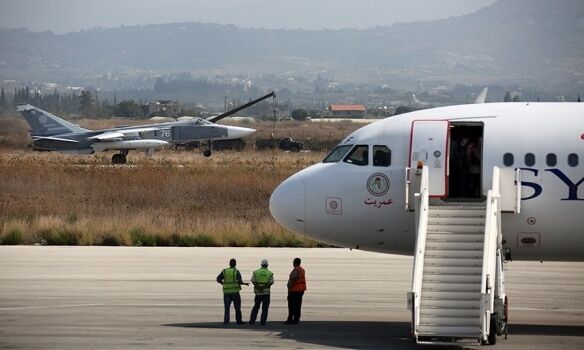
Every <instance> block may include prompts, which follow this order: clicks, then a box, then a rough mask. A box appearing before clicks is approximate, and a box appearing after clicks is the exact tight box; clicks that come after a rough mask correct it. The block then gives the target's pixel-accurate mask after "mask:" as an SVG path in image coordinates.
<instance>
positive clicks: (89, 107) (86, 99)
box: [79, 90, 95, 116]
mask: <svg viewBox="0 0 584 350" xmlns="http://www.w3.org/2000/svg"><path fill="white" fill-rule="evenodd" d="M94 103H95V100H94V99H93V95H92V94H91V92H90V91H87V90H83V91H81V95H79V104H80V106H79V111H80V112H81V114H83V115H85V116H89V115H90V114H91V112H92V111H93V106H94Z"/></svg>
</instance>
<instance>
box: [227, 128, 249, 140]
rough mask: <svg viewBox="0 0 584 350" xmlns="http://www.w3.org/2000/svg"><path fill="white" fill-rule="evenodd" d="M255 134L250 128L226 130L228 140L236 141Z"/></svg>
mask: <svg viewBox="0 0 584 350" xmlns="http://www.w3.org/2000/svg"><path fill="white" fill-rule="evenodd" d="M254 132H255V129H250V128H242V127H240V126H230V127H229V129H228V130H227V134H228V135H229V138H232V139H236V138H240V137H246V136H247V135H251V134H253V133H254Z"/></svg>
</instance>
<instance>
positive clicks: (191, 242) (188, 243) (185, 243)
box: [175, 235, 197, 247]
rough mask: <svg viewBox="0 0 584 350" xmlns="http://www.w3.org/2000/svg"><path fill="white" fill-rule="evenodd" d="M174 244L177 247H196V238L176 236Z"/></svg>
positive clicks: (192, 236)
mask: <svg viewBox="0 0 584 350" xmlns="http://www.w3.org/2000/svg"><path fill="white" fill-rule="evenodd" d="M175 242H176V244H177V245H178V246H179V247H196V246H197V237H196V236H194V235H182V236H178V238H177V240H176V241H175Z"/></svg>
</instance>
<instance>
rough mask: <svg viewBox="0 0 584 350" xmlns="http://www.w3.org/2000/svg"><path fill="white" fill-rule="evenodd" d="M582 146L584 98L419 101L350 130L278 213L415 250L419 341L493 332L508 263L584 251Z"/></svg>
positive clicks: (301, 227)
mask: <svg viewBox="0 0 584 350" xmlns="http://www.w3.org/2000/svg"><path fill="white" fill-rule="evenodd" d="M583 149H584V104H582V103H487V104H474V105H462V106H449V107H441V108H434V109H427V110H422V111H416V112H412V113H407V114H402V115H399V116H395V117H391V118H387V119H384V120H381V121H378V122H375V123H373V124H370V125H367V126H364V127H362V128H361V129H359V130H357V131H355V132H353V133H352V134H350V135H348V136H347V137H346V138H345V139H344V140H342V141H341V143H339V145H338V146H337V147H336V148H334V149H333V150H332V152H330V154H329V155H327V156H326V157H325V158H324V159H323V161H322V162H321V163H319V164H316V165H313V166H311V167H309V168H307V169H304V170H302V171H300V172H299V173H297V174H295V175H293V176H291V177H290V178H288V179H287V180H285V181H284V182H283V183H282V184H280V185H279V186H278V187H277V188H276V189H275V190H274V192H273V194H272V196H271V198H270V211H271V213H272V216H273V217H274V218H275V219H276V220H277V221H278V222H279V223H280V224H282V225H283V226H284V227H286V228H288V229H290V230H291V231H294V232H297V233H300V234H303V235H307V236H309V237H312V238H314V239H316V240H320V241H324V242H328V243H331V244H334V245H338V246H344V247H351V248H357V249H365V250H370V251H378V252H386V253H392V254H408V255H414V264H413V273H412V286H411V290H410V292H409V294H408V307H409V309H410V310H411V312H412V334H413V336H414V338H415V339H416V341H417V342H419V343H432V344H453V343H455V344H457V343H465V342H471V343H482V344H485V343H489V344H494V343H495V342H496V336H497V335H501V334H503V333H504V332H506V324H507V310H508V303H507V297H506V293H505V278H504V268H503V265H504V262H506V261H509V260H511V257H512V258H513V259H518V260H535V261H543V260H571V261H584V215H583V214H584V190H582V188H584V186H581V185H582V184H583V183H584V164H583V163H582V161H583V160H582V159H581V158H582V156H583V154H582V150H583ZM542 282H545V281H542Z"/></svg>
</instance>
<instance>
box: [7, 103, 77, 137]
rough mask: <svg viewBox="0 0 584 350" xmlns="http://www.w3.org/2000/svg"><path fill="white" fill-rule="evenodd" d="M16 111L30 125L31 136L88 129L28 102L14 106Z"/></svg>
mask: <svg viewBox="0 0 584 350" xmlns="http://www.w3.org/2000/svg"><path fill="white" fill-rule="evenodd" d="M16 111H17V112H20V113H21V114H22V116H23V117H24V119H26V121H27V122H28V125H30V127H31V129H32V130H31V136H53V135H60V134H69V133H74V132H84V131H88V130H87V129H83V128H80V127H79V126H77V125H75V124H71V123H69V122H68V121H66V120H64V119H61V118H59V117H57V116H55V115H53V114H51V113H49V112H47V111H43V110H42V109H40V108H36V107H34V106H32V105H29V104H27V105H20V106H18V107H16Z"/></svg>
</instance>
